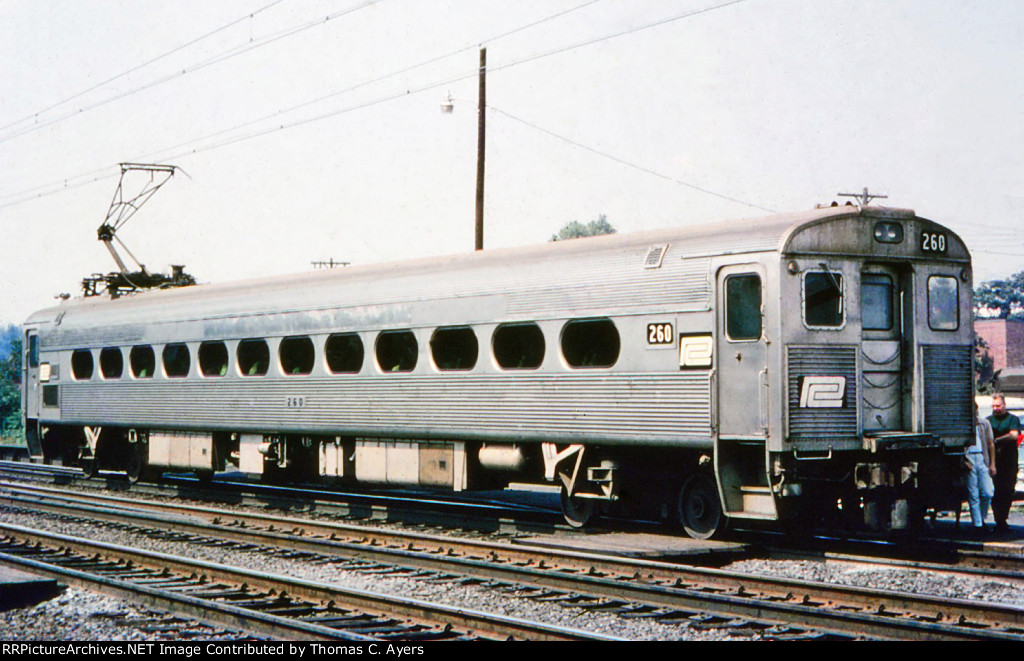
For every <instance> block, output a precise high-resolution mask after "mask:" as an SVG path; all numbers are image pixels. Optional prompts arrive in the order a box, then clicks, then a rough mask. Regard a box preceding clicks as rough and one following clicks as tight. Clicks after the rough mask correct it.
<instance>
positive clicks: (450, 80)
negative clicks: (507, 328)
mask: <svg viewBox="0 0 1024 661" xmlns="http://www.w3.org/2000/svg"><path fill="white" fill-rule="evenodd" d="M368 1H369V2H376V1H379V0H368ZM746 1H747V0H727V1H726V2H721V3H719V4H716V5H711V6H708V7H703V8H701V9H696V10H689V11H686V12H682V13H679V14H675V15H673V16H670V17H667V18H661V19H657V20H654V21H651V22H648V23H644V24H641V25H638V26H634V27H630V28H626V29H623V30H617V31H614V32H611V33H608V34H605V35H603V36H600V37H595V38H591V39H585V40H582V41H578V42H574V43H572V44H568V45H565V46H560V47H557V48H554V49H549V50H547V51H543V52H541V53H536V54H533V55H528V56H526V57H523V58H520V59H515V60H511V61H509V62H506V63H504V64H498V65H494V66H491V67H489V72H497V71H501V70H505V69H509V68H512V67H515V66H519V65H522V64H526V63H529V62H535V61H538V60H540V59H543V58H546V57H551V56H554V55H558V54H561V53H564V52H567V51H570V50H574V49H578V48H584V47H588V46H592V45H595V44H598V43H602V42H605V41H608V40H611V39H614V38H617V37H623V36H626V35H630V34H635V33H637V32H641V31H644V30H648V29H652V28H656V27H660V26H663V25H667V24H669V23H672V22H676V21H679V20H683V19H686V18H691V17H694V16H698V15H702V14H706V13H708V12H711V11H714V10H717V9H723V8H726V7H730V6H733V5H737V4H741V3H743V2H746ZM589 4H592V3H591V2H587V3H584V4H583V5H580V6H578V7H576V8H582V7H585V6H587V5H589ZM564 13H566V12H560V13H559V14H558V15H561V14H564ZM556 16H557V15H556ZM540 22H543V21H534V22H531V23H530V24H528V25H526V26H523V27H522V28H518V29H516V30H513V31H509V32H506V33H503V34H502V35H500V36H507V35H509V34H513V33H515V32H518V31H521V30H522V29H526V28H527V27H531V26H533V25H536V24H539V23H540ZM466 48H468V47H464V48H461V49H459V50H458V51H455V52H462V51H464V50H466ZM436 59H440V58H432V59H431V60H430V61H431V62H433V61H436ZM412 68H417V67H411V68H410V67H407V68H403V69H402V70H401V71H397V72H393V73H391V74H388V75H386V76H381V77H379V78H378V79H375V81H377V80H383V79H386V78H389V77H392V76H396V75H399V74H400V73H404V72H407V71H408V70H410V69H412ZM477 75H478V70H477V69H475V68H474V69H473V70H471V71H467V72H465V73H462V74H457V75H454V76H451V77H447V78H444V79H441V80H438V81H434V82H431V83H425V84H423V85H420V86H418V87H416V88H407V89H403V90H401V91H398V92H395V93H391V94H387V95H385V96H382V97H378V98H376V99H372V100H369V101H365V102H360V103H355V104H351V105H348V106H345V107H342V108H337V109H333V110H330V111H327V112H323V113H320V114H317V115H314V116H311V117H306V118H301V119H297V120H293V121H290V122H279V123H277V124H275V125H274V126H270V127H265V128H261V129H257V130H254V131H250V132H247V133H243V134H241V135H237V136H232V137H228V138H225V139H223V140H220V141H217V142H214V143H211V144H208V145H197V146H191V147H190V146H189V145H193V144H194V143H195V142H197V141H198V140H204V139H207V138H208V137H212V136H220V135H224V134H227V133H230V132H232V131H236V130H238V129H239V128H244V127H247V126H250V125H252V124H253V123H257V122H258V121H264V120H265V119H268V118H270V117H277V116H279V115H281V114H283V113H284V112H292V111H294V110H296V109H300V108H304V107H307V106H308V105H311V104H312V103H313V102H309V103H303V104H299V105H298V106H294V107H292V108H291V109H289V110H287V111H282V112H279V113H274V114H273V115H268V116H266V117H265V118H263V119H261V120H253V121H252V122H246V123H245V124H241V125H237V126H235V127H232V128H229V129H225V130H222V131H220V132H217V133H215V134H211V135H210V136H206V137H203V138H198V139H196V140H192V141H189V142H187V143H181V144H179V145H177V146H176V147H172V148H170V149H167V150H160V151H154V152H150V153H149V154H145V155H141V156H136V157H134V158H133V159H132V160H140V161H151V160H175V159H180V158H184V157H186V156H190V155H194V154H199V153H203V152H208V151H212V150H215V149H220V148H223V147H226V146H229V145H232V144H236V143H239V142H243V141H246V140H251V139H254V138H258V137H261V136H265V135H268V134H271V133H276V132H278V131H283V130H286V129H291V128H296V127H299V126H303V125H307V124H310V123H313V122H317V121H321V120H323V119H327V118H330V117H335V116H339V115H342V114H346V113H349V112H354V111H357V110H362V109H365V108H369V107H372V106H376V105H379V104H382V103H386V102H390V101H394V100H397V99H400V98H408V97H409V96H412V95H415V94H420V93H423V92H426V91H430V90H436V89H439V88H443V87H446V86H450V85H452V84H454V83H456V82H459V81H462V80H466V79H470V78H475V77H477ZM365 84H369V83H365ZM363 85H364V84H360V85H357V86H356V87H361V86H363ZM353 89H354V88H353ZM344 91H347V90H342V91H341V92H339V93H343V92H344ZM333 96H337V94H331V95H327V96H324V97H321V98H320V99H318V100H322V99H326V98H330V97H333ZM315 101H317V100H314V102H315ZM559 137H560V136H559ZM171 150H176V151H171ZM595 151H596V150H595ZM108 172H109V171H108V169H107V168H103V169H102V170H92V171H90V172H87V173H83V174H82V175H76V176H73V177H67V178H64V179H62V180H60V181H58V182H51V183H50V184H44V185H41V186H39V187H36V188H33V189H29V190H25V191H21V192H18V193H10V194H6V195H0V199H7V200H10V201H8V202H4V203H0V209H3V208H7V207H10V206H13V205H16V204H20V203H23V202H26V201H29V200H33V199H38V198H41V197H45V196H48V195H54V194H58V193H61V192H64V191H66V190H69V189H71V188H77V187H80V186H84V185H88V184H91V183H96V182H98V181H102V180H105V179H109V178H112V177H114V176H116V174H115V173H108ZM651 174H654V175H655V176H659V177H664V175H660V174H657V173H654V172H651ZM678 183H680V184H683V185H689V186H690V187H691V188H694V189H695V190H699V191H701V192H704V193H707V194H710V195H715V196H716V197H720V198H723V199H727V200H730V201H733V202H737V203H739V204H743V205H746V206H751V207H755V208H760V209H764V210H767V209H765V208H764V207H759V206H758V205H754V204H751V203H748V202H745V201H742V200H739V199H735V198H729V197H728V196H725V195H722V194H718V193H714V192H712V191H707V190H702V189H700V187H697V186H694V185H692V184H685V182H678Z"/></svg>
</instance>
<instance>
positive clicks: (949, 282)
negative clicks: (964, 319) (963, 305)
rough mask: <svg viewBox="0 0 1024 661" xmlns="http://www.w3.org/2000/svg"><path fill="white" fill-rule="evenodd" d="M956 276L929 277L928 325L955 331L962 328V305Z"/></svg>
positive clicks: (933, 327) (932, 327)
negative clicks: (959, 299) (959, 303)
mask: <svg viewBox="0 0 1024 661" xmlns="http://www.w3.org/2000/svg"><path fill="white" fill-rule="evenodd" d="M958 298H959V292H958V285H957V281H956V278H953V277H950V276H944V275H933V276H931V277H929V278H928V327H929V328H931V329H932V330H944V331H953V330H956V329H958V328H960V306H959V305H958V304H957V301H958Z"/></svg>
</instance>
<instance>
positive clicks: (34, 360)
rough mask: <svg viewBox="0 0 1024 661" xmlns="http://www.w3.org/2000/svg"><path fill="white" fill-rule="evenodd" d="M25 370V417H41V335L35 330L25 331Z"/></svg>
mask: <svg viewBox="0 0 1024 661" xmlns="http://www.w3.org/2000/svg"><path fill="white" fill-rule="evenodd" d="M24 352H25V358H24V363H23V364H24V366H25V367H24V370H25V371H24V372H23V374H22V383H24V384H25V387H24V389H23V392H24V396H25V401H24V402H23V406H24V409H23V410H24V411H25V417H26V418H31V419H35V418H38V417H39V336H38V335H37V334H36V332H35V331H32V330H30V331H26V332H25V346H24Z"/></svg>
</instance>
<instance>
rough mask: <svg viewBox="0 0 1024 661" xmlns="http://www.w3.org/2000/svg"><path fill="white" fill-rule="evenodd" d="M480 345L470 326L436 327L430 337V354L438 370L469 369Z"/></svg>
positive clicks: (474, 362) (474, 364)
mask: <svg viewBox="0 0 1024 661" xmlns="http://www.w3.org/2000/svg"><path fill="white" fill-rule="evenodd" d="M479 353H480V345H479V344H478V343H477V341H476V334H475V333H474V332H473V329H472V328H469V327H468V326H462V327H458V328H438V329H437V330H436V331H434V336H433V337H432V338H430V355H431V356H432V357H433V358H434V365H436V366H437V369H439V370H471V369H473V368H474V367H475V366H476V359H477V356H478V355H479Z"/></svg>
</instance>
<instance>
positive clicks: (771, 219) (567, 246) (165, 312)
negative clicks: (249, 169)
mask: <svg viewBox="0 0 1024 661" xmlns="http://www.w3.org/2000/svg"><path fill="white" fill-rule="evenodd" d="M859 214H863V215H865V216H871V217H875V216H893V215H897V216H900V217H904V218H907V217H910V218H912V217H914V216H913V212H912V211H908V210H890V209H883V208H881V207H864V208H863V209H861V208H860V207H856V206H849V205H847V206H840V207H824V208H819V209H813V210H809V211H802V212H793V213H784V214H775V215H771V216H765V217H759V218H748V219H741V220H733V221H727V222H719V223H713V224H705V225H696V226H684V227H673V228H669V229H659V230H648V231H644V232H632V233H628V234H610V235H604V236H597V237H589V238H585V239H573V240H566V241H557V242H549V243H543V244H537V245H530V246H523V247H515V248H499V249H493V250H486V251H481V252H473V253H463V254H457V255H448V256H444V257H429V258H420V259H414V260H407V261H402V262H387V263H378V264H368V265H357V266H349V267H345V268H341V269H331V270H323V271H313V272H305V273H299V274H294V275H286V276H274V277H267V278H258V279H251V280H241V281H235V282H229V283H223V284H203V285H195V286H191V287H182V288H175V289H164V290H156V291H149V292H143V293H138V294H134V295H130V296H124V297H121V298H118V299H114V300H111V299H110V298H108V297H106V296H96V297H89V298H78V299H74V300H70V301H64V302H62V303H60V304H59V305H57V306H54V307H50V308H46V309H44V310H40V311H38V312H36V313H34V314H32V315H31V316H30V317H29V319H28V320H27V321H26V323H30V324H31V323H46V322H51V321H53V320H54V319H55V318H56V317H57V316H58V315H60V313H61V312H63V313H64V316H65V317H66V318H67V317H69V316H73V317H79V316H81V317H91V316H93V315H94V314H95V315H103V318H104V319H103V321H104V323H117V321H116V318H118V317H122V316H123V317H124V318H128V317H133V318H136V319H137V318H138V315H140V314H143V315H144V314H147V311H148V313H149V314H153V315H160V316H161V317H163V318H164V319H167V317H169V316H174V313H173V312H171V310H172V309H175V308H179V307H180V308H185V307H191V306H200V305H201V306H210V305H216V304H217V302H218V301H224V302H227V301H235V300H236V299H239V298H246V299H253V300H257V301H258V300H259V299H265V298H266V297H268V296H270V295H272V294H274V293H277V292H281V291H285V290H293V291H302V290H303V289H319V288H322V287H325V286H332V285H335V286H359V285H360V284H361V283H366V282H377V281H380V280H406V281H410V282H411V281H415V279H420V278H425V277H429V276H431V275H435V274H446V275H447V276H448V277H452V276H453V274H454V275H458V274H464V275H465V276H467V277H469V276H482V275H485V274H486V272H487V271H488V269H494V270H502V269H509V268H518V267H520V266H525V265H529V264H530V263H544V262H551V261H556V262H557V261H559V260H560V259H571V258H572V257H573V256H574V255H581V254H593V253H602V252H616V251H621V250H628V249H637V248H644V249H646V248H647V247H649V246H655V245H663V244H670V245H671V247H672V250H674V251H680V250H681V251H683V254H685V255H728V254H741V253H752V252H764V251H772V250H780V249H782V247H783V246H784V245H785V242H786V241H787V239H788V237H790V236H791V235H792V234H793V232H794V231H795V230H796V229H798V228H800V227H803V226H806V225H808V224H816V223H818V222H821V221H823V220H826V219H835V218H842V217H851V216H857V215H859ZM66 320H67V321H70V318H67V319H66ZM81 321H83V322H84V321H85V320H84V319H82V320H81Z"/></svg>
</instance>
